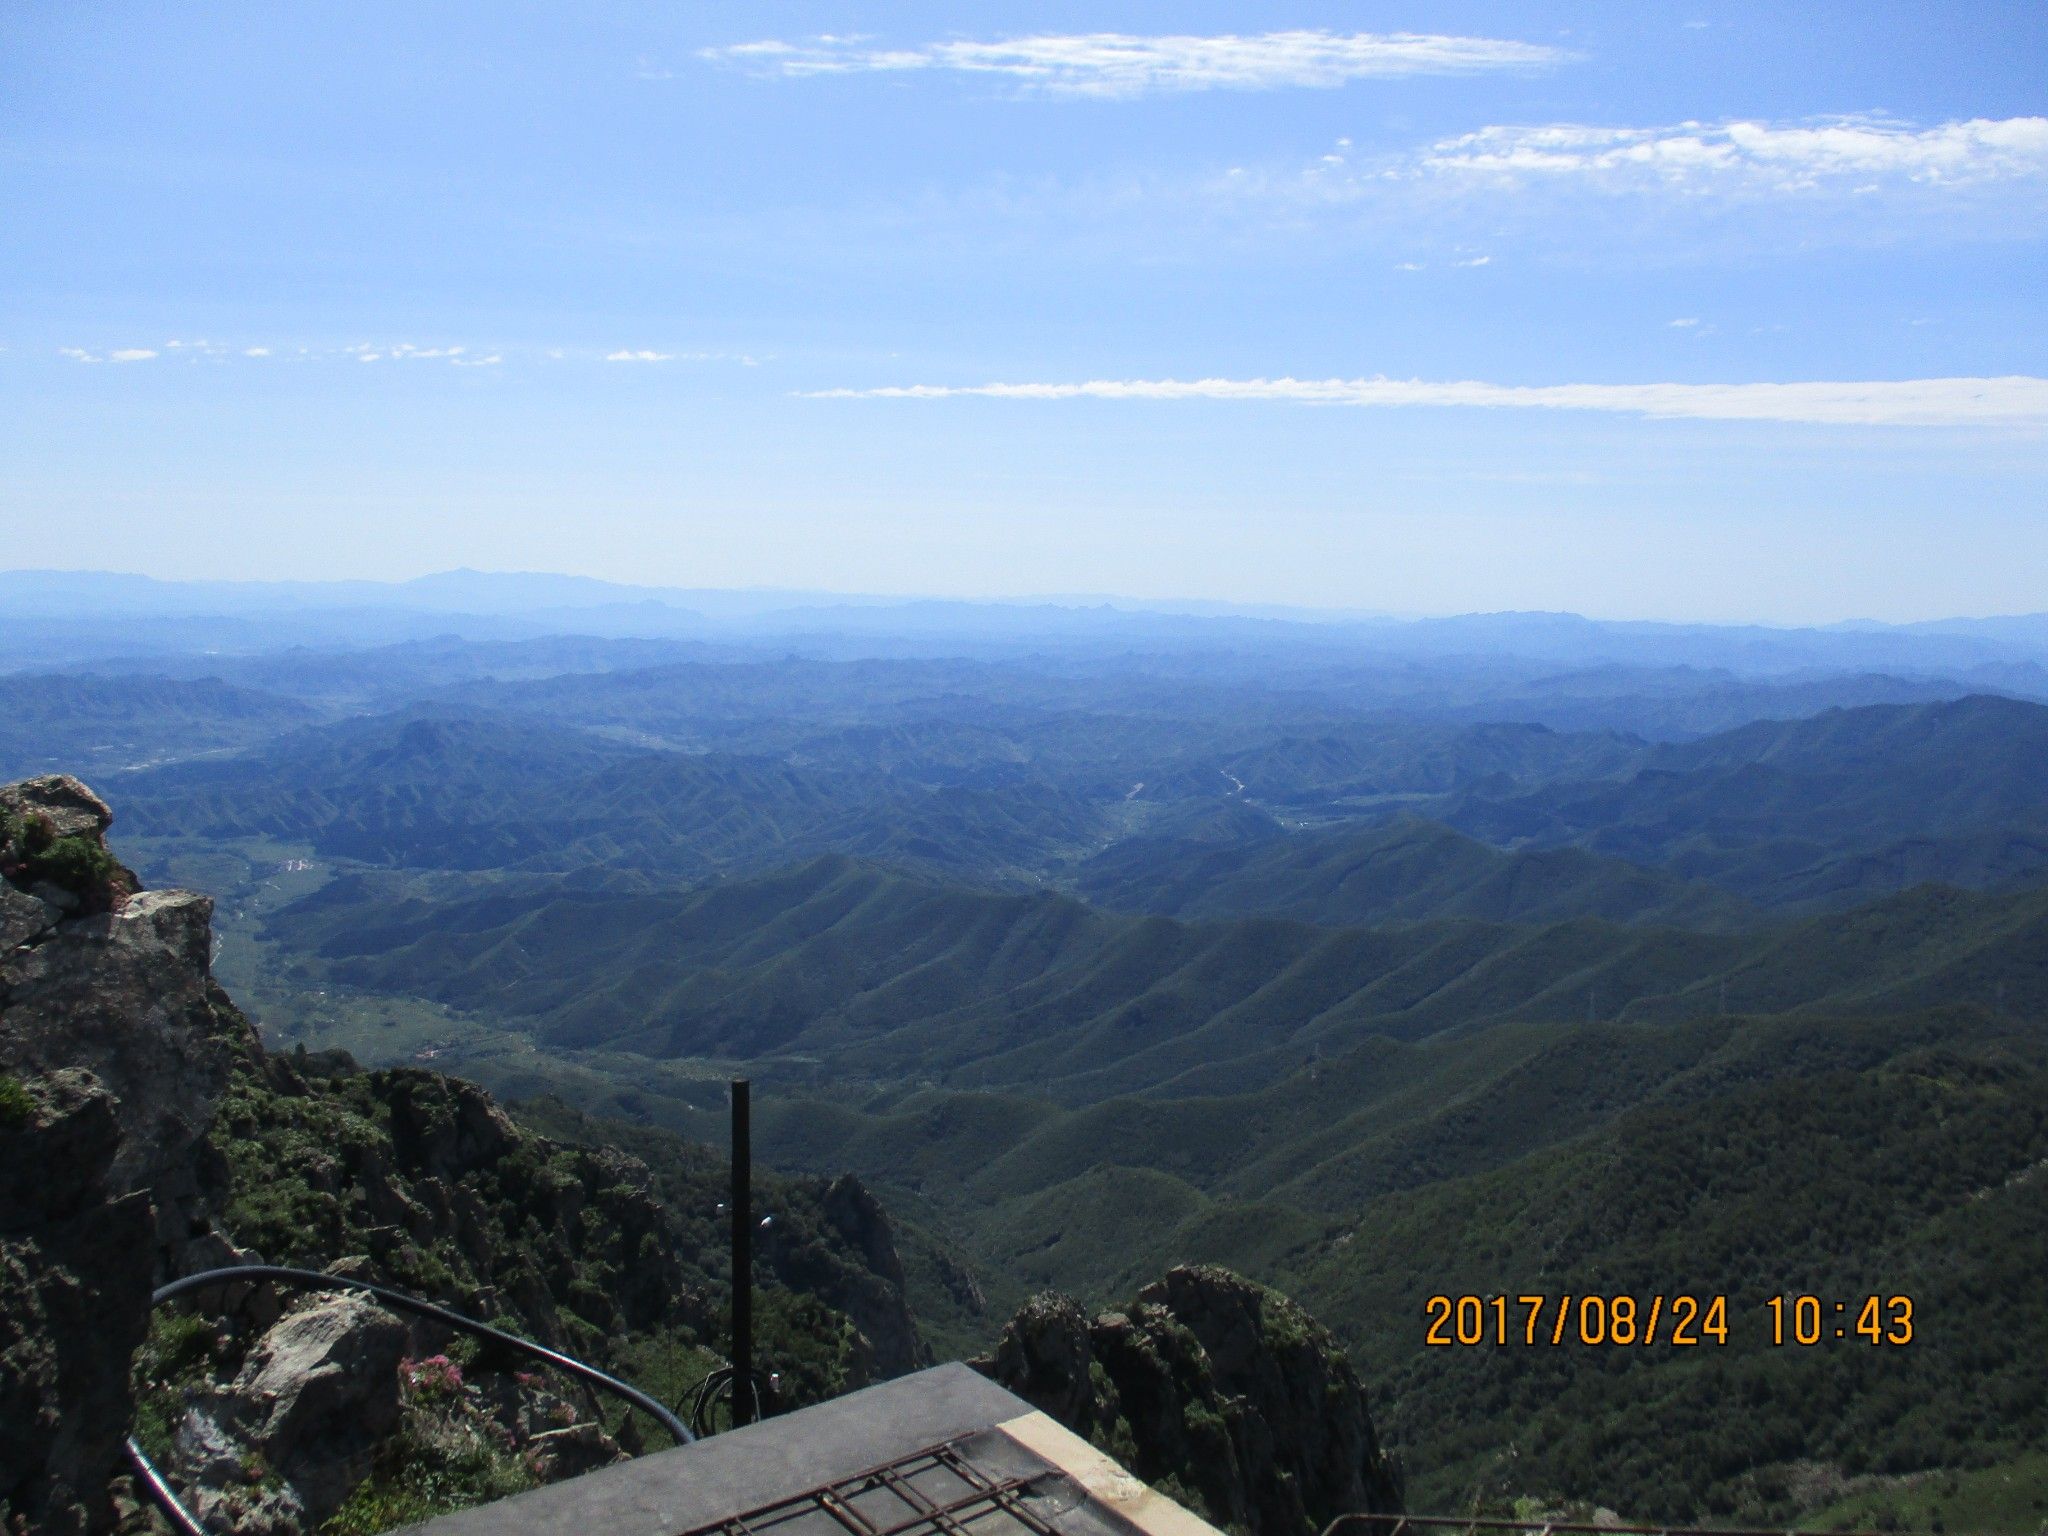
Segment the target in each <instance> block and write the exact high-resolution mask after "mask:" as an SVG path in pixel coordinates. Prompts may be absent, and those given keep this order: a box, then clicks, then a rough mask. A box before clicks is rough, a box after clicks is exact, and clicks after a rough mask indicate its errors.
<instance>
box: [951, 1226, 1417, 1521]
mask: <svg viewBox="0 0 2048 1536" xmlns="http://www.w3.org/2000/svg"><path fill="white" fill-rule="evenodd" d="M970 1363H971V1364H973V1365H974V1366H975V1367H976V1368H977V1369H979V1370H981V1371H983V1372H984V1373H986V1374H987V1375H990V1376H992V1377H994V1378H995V1379H996V1380H997V1381H999V1382H1001V1383H1002V1384H1003V1385H1004V1386H1006V1387H1008V1388H1009V1389H1010V1390H1011V1391H1013V1392H1015V1393H1017V1394H1018V1395H1019V1396H1020V1397H1023V1398H1024V1399H1025V1400H1027V1401H1028V1402H1030V1403H1032V1404H1033V1405H1035V1406H1036V1407H1038V1408H1040V1409H1042V1410H1044V1411H1045V1412H1046V1413H1048V1414H1050V1415H1051V1416H1052V1417H1053V1418H1056V1419H1058V1420H1059V1421H1060V1422H1061V1423H1063V1424H1065V1425H1067V1426H1068V1427H1069V1428H1070V1429H1073V1430H1074V1431H1076V1432H1077V1433H1079V1434H1083V1435H1086V1436H1087V1437H1088V1438H1090V1439H1091V1440H1093V1441H1095V1443H1096V1444H1098V1445H1100V1446H1102V1447H1103V1448H1104V1449H1106V1450H1108V1451H1110V1452H1111V1453H1112V1454H1114V1455H1116V1456H1118V1457H1119V1458H1120V1459H1122V1460H1124V1461H1125V1462H1126V1463H1127V1464H1129V1465H1130V1466H1131V1468H1132V1470H1133V1471H1135V1472H1137V1473H1138V1475H1139V1476H1141V1477H1143V1478H1145V1479H1146V1480H1147V1481H1149V1482H1154V1483H1163V1484H1165V1485H1166V1486H1168V1487H1169V1488H1170V1489H1171V1490H1172V1491H1174V1492H1176V1493H1179V1494H1182V1495H1183V1496H1187V1497H1190V1498H1191V1499H1192V1500H1193V1501H1194V1502H1196V1503H1198V1504H1200V1505H1201V1506H1203V1508H1204V1509H1205V1511H1206V1513H1207V1514H1208V1515H1209V1516H1210V1518H1211V1519H1212V1520H1214V1521H1215V1522H1217V1523H1218V1524H1221V1525H1228V1526H1232V1527H1234V1528H1240V1529H1245V1530H1249V1531H1252V1532H1254V1533H1256V1536H1305V1533H1310V1532H1314V1531H1319V1530H1321V1529H1322V1528H1323V1526H1325V1525H1327V1524H1328V1523H1329V1522H1330V1521H1331V1520H1332V1519H1334V1518H1336V1517H1337V1516H1338V1515H1340V1514H1346V1513H1350V1512H1354V1511H1365V1512H1370V1513H1386V1512H1390V1511H1394V1510H1398V1509H1399V1508H1400V1507H1401V1489H1400V1480H1399V1477H1398V1474H1397V1473H1396V1471H1395V1469H1394V1467H1393V1465H1392V1463H1391V1462H1390V1461H1389V1459H1388V1458H1387V1457H1386V1456H1385V1454H1384V1453H1383V1452H1382V1451H1381V1450H1380V1447H1379V1441H1378V1437H1377V1436H1376V1435H1375V1433H1374V1431H1373V1426H1372V1419H1371V1416H1370V1414H1369V1413H1368V1412H1367V1409H1366V1402H1365V1393H1364V1389H1363V1388H1362V1387H1361V1386H1360V1384H1359V1381H1358V1377H1357V1375H1356V1373H1355V1372H1354V1371H1353V1370H1352V1368H1351V1364H1350V1362H1349V1360H1347V1359H1346V1358H1345V1356H1344V1353H1343V1351H1342V1350H1340V1349H1339V1348H1338V1347H1337V1345H1336V1342H1335V1341H1334V1340H1333V1339H1332V1338H1331V1337H1330V1335H1329V1334H1328V1333H1327V1332H1325V1331H1324V1330H1323V1328H1322V1327H1321V1326H1320V1325H1318V1324H1317V1323H1316V1322H1315V1321H1314V1320H1313V1319H1311V1318H1310V1317H1309V1316H1308V1315H1307V1314H1306V1313H1304V1312H1303V1311H1302V1310H1301V1309H1300V1308H1298V1307H1296V1306H1295V1305H1294V1304H1293V1303H1292V1302H1290V1301H1288V1300H1287V1299H1286V1298H1285V1297H1284V1296H1281V1295H1279V1294H1278V1293H1277V1292H1274V1291H1269V1290H1267V1289H1266V1288H1265V1287H1263V1286H1260V1285H1256V1284H1254V1283H1252V1282H1251V1281H1249V1280H1245V1279H1243V1278H1241V1277H1240V1276H1237V1275H1234V1274H1231V1273H1230V1272H1229V1271H1228V1270H1223V1269H1216V1268H1213V1267H1209V1266H1191V1267H1185V1268H1178V1269H1174V1270H1172V1271H1170V1272H1169V1273H1168V1274H1167V1276H1166V1278H1165V1279H1164V1280H1162V1281H1160V1282H1158V1283H1157V1284H1154V1285H1150V1286H1147V1287H1146V1288H1145V1289H1144V1290H1143V1291H1141V1292H1140V1293H1139V1295H1138V1299H1137V1302H1136V1304H1135V1305H1134V1306H1132V1307H1131V1308H1130V1309H1129V1310H1128V1311H1127V1312H1110V1313H1105V1314H1103V1315H1102V1316H1100V1317H1098V1318H1095V1319H1094V1320H1093V1321H1090V1320H1089V1319H1088V1317H1087V1315H1086V1314H1085V1313H1084V1312H1083V1311H1082V1310H1081V1307H1080V1305H1079V1304H1078V1303H1077V1302H1075V1301H1074V1300H1073V1299H1072V1298H1071V1297H1066V1296H1060V1295H1057V1294H1047V1295H1044V1296H1039V1297H1035V1298H1033V1299H1032V1300H1031V1301H1030V1302H1028V1303H1026V1304H1025V1306H1024V1308H1023V1309H1022V1310H1021V1311H1019V1312H1018V1314H1017V1316H1016V1317H1015V1318H1013V1319H1012V1320H1011V1321H1010V1323H1009V1324H1008V1325H1007V1326H1006V1327H1005V1328H1004V1330H1003V1334H1002V1337H1001V1339H1000V1340H999V1341H998V1342H997V1345H996V1349H995V1352H994V1354H993V1355H992V1356H991V1357H989V1358H987V1359H984V1360H976V1361H972V1362H970Z"/></svg>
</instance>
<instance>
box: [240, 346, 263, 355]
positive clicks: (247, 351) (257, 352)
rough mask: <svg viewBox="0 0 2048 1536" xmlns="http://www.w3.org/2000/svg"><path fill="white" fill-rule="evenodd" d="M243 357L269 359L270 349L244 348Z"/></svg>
mask: <svg viewBox="0 0 2048 1536" xmlns="http://www.w3.org/2000/svg"><path fill="white" fill-rule="evenodd" d="M242 356H244V357H268V356H270V348H268V347H244V348H242Z"/></svg>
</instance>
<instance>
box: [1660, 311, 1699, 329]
mask: <svg viewBox="0 0 2048 1536" xmlns="http://www.w3.org/2000/svg"><path fill="white" fill-rule="evenodd" d="M1666 323H1667V324H1669V325H1670V327H1671V329H1672V330H1674V331H1689V330H1691V329H1692V328H1693V327H1694V326H1696V325H1698V324H1699V323H1700V321H1699V316H1697V315H1687V316H1685V317H1684V318H1683V319H1679V320H1672V321H1668V322H1666Z"/></svg>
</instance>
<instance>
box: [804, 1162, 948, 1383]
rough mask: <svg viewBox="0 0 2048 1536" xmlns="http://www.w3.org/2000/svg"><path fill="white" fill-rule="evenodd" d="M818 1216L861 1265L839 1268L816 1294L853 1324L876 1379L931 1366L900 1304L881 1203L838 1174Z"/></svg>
mask: <svg viewBox="0 0 2048 1536" xmlns="http://www.w3.org/2000/svg"><path fill="white" fill-rule="evenodd" d="M819 1214H820V1215H822V1216H823V1217H824V1219H825V1220H826V1222H827V1223H828V1224H829V1225H830V1227H831V1229H832V1231H833V1232H835V1233H836V1234H838V1236H839V1238H840V1240H841V1242H842V1244H843V1245H844V1247H846V1248H849V1249H851V1250H852V1251H853V1253H854V1254H856V1255H857V1256H858V1257H859V1258H860V1260H861V1265H860V1266H859V1267H855V1266H851V1265H847V1266H842V1267H841V1270H840V1273H839V1275H838V1276H837V1277H836V1279H835V1281H834V1282H832V1283H829V1284H828V1285H827V1287H826V1288H825V1289H824V1290H822V1291H821V1292H820V1293H819V1294H820V1296H821V1299H823V1300H824V1301H826V1302H827V1303H829V1304H830V1305H832V1306H835V1307H837V1308H838V1309H839V1310H840V1311H842V1312H844V1313H845V1314H846V1315H847V1316H848V1317H850V1318H852V1319H853V1322H854V1326H855V1327H857V1328H859V1329H860V1332H861V1335H862V1337H864V1338H865V1339H867V1341H868V1343H869V1344H870V1346H871V1347H872V1349H873V1352H874V1362H875V1365H874V1372H875V1375H876V1377H878V1378H879V1377H884V1376H901V1375H903V1374H904V1373H905V1372H906V1371H914V1370H916V1369H918V1368H919V1367H920V1366H925V1365H929V1364H931V1355H930V1351H929V1350H927V1349H926V1348H925V1344H924V1341H923V1340H922V1339H921V1338H919V1337H918V1332H917V1322H916V1320H915V1319H914V1318H912V1317H911V1315H910V1306H909V1304H908V1303H907V1302H905V1301H904V1299H903V1293H904V1290H905V1286H904V1282H903V1260H902V1257H901V1256H900V1255H899V1254H898V1253H897V1252H896V1235H895V1232H894V1230H893V1228H892V1227H891V1226H890V1223H889V1215H888V1212H886V1211H884V1210H883V1209H882V1202H881V1201H879V1200H877V1199H876V1198H875V1197H874V1194H873V1192H872V1191H870V1190H869V1189H868V1187H867V1186H866V1185H865V1184H863V1183H861V1181H860V1180H859V1179H857V1178H855V1177H854V1176H853V1175H852V1174H850V1173H848V1174H841V1175H840V1176H839V1177H838V1178H836V1179H834V1180H833V1181H832V1182H831V1183H830V1184H828V1185H826V1186H825V1192H824V1195H823V1197H822V1198H821V1199H820V1201H819Z"/></svg>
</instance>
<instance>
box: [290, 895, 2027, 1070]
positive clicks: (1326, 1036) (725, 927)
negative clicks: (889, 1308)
mask: <svg viewBox="0 0 2048 1536" xmlns="http://www.w3.org/2000/svg"><path fill="white" fill-rule="evenodd" d="M268 931H269V932H270V933H271V934H272V936H273V937H274V938H275V939H276V940H277V941H278V942H280V943H281V944H283V945H284V946H286V947H287V948H288V949H289V950H290V951H291V952H293V953H295V954H297V955H299V956H302V957H305V963H306V964H307V966H308V972H307V973H308V975H318V976H325V977H329V978H331V979H332V980H335V981H339V982H342V983H344V984H347V985H350V986H354V987H359V988H366V989H369V990H373V991H379V992H394V993H408V994H412V995H416V996H422V997H427V998H431V999H433V1000H435V1001H437V1002H440V1003H443V1004H446V1005H449V1006H452V1007H455V1008H458V1009H463V1010H471V1011H481V1012H486V1013H488V1014H490V1015H491V1016H492V1017H494V1018H496V1019H498V1020H500V1021H501V1022H503V1023H505V1024H508V1025H513V1026H516V1027H518V1028H521V1029H523V1030H527V1031H530V1032H531V1033H533V1034H534V1035H535V1036H536V1037H537V1038H538V1039H540V1040H541V1041H542V1042H544V1043H545V1044H547V1045H548V1046H550V1047H551V1048H554V1049H560V1050H583V1049H595V1048H602V1049H607V1050H623V1051H629V1052H633V1053H637V1054H639V1055H643V1056H652V1057H669V1056H674V1057H682V1056H722V1057H735V1058H750V1059H760V1060H767V1061H774V1060H777V1059H780V1060H783V1061H784V1062H786V1063H787V1071H788V1075H790V1076H791V1077H792V1078H795V1079H802V1078H805V1077H810V1076H815V1077H836V1076H844V1075H845V1074H849V1073H850V1074H853V1075H855V1076H857V1077H860V1078H862V1079H867V1080H875V1079H883V1080H919V1079H937V1080H943V1081H944V1082H946V1083H948V1084H949V1085H952V1086H957V1087H969V1086H975V1087H1014V1088H1023V1089H1026V1090H1028V1091H1031V1092H1041V1091H1048V1092H1057V1093H1058V1094H1059V1095H1061V1096H1066V1097H1072V1096H1078V1097H1080V1098H1084V1099H1099V1098H1104V1097H1109V1096H1112V1095H1116V1094H1128V1093H1140V1092H1142V1093H1172V1094H1186V1093H1191V1092H1201V1091H1205V1088H1204V1085H1205V1084H1213V1083H1215V1082H1217V1081H1219V1074H1222V1075H1226V1076H1228V1077H1229V1078H1230V1079H1231V1080H1233V1081H1234V1083H1235V1085H1236V1086H1237V1087H1239V1088H1244V1087H1249V1086H1255V1085H1257V1084H1260V1083H1267V1082H1272V1081H1275V1080H1277V1079H1279V1078H1280V1077H1282V1076H1284V1075H1286V1074H1287V1073H1288V1072H1290V1071H1292V1070H1293V1069H1294V1068H1295V1067H1297V1066H1299V1065H1301V1064H1302V1063H1303V1062H1304V1061H1307V1060H1310V1059H1312V1058H1313V1057H1315V1056H1317V1055H1318V1054H1331V1053H1337V1052H1342V1051H1344V1050H1347V1049H1349V1048H1351V1047H1352V1046H1354V1045H1356V1044H1358V1043H1359V1041H1360V1040H1361V1039H1363V1038H1364V1037H1366V1036H1369V1035H1391V1036H1394V1037H1396V1038H1400V1039H1409V1040H1415V1039H1423V1038H1426V1037H1428V1036H1431V1035H1434V1034H1439V1033H1443V1032H1447V1031H1472V1030H1475V1029H1479V1028H1482V1027H1484V1026H1486V1025H1490V1024H1504V1023H1513V1022H1571V1021H1579V1020H1587V1019H1592V1020H1601V1019H1621V1020H1630V1019H1639V1018H1641V1019H1663V1018H1672V1019H1677V1018H1687V1017H1696V1016H1700V1015H1712V1014H1717V1013H1720V1012H1722V1011H1724V1010H1726V1011H1734V1012H1750V1013H1761V1012H1770V1013H1775V1012H1784V1011H1788V1010H1802V1011H1833V1012H1872V1011H1875V1012H1886V1011H1897V1010H1902V1009H1913V1008H1924V1007H1929V1006H1934V1005H1936V1004H1940V1003H1946V1002H1957V1001H1967V1002H1975V1003H1980V1004H1982V1005H1984V1006H1987V1007H1991V1008H1994V1009H2010V1010H2014V1011H2017V1012H2019V1013H2022V1014H2028V1015H2032V1014H2036V1013H2039V1012H2048V969H2044V966H2043V963H2042V960H2041V956H2042V955H2043V953H2044V945H2043V942H2042V941H2043V935H2044V933H2048V892H2039V891H2036V892H2022V893H2018V894H2010V895H1996V894H1981V893H1960V892H1952V891H1945V890H1942V889H1940V888H1936V887H1930V888H1927V889H1924V890H1919V891H1913V892H1908V893H1906V894H1905V895H1902V896H1898V897H1894V898H1891V899H1889V900H1888V901H1887V902H1884V903H1880V904H1878V905H1875V906H1872V907H1869V908H1864V909H1858V910H1856V911H1852V912H1848V913H1842V914H1831V915H1828V916H1824V917H1819V918H1812V919H1807V920H1805V921H1804V922H1802V923H1800V924H1797V925H1794V926H1791V927H1786V928H1767V929H1762V930H1755V931H1750V932H1744V933H1727V934H1709V933H1699V932H1694V931H1689V930H1681V929H1672V928H1646V927H1632V926H1624V925H1616V924H1610V923H1604V922H1599V921H1595V920H1592V919H1574V920H1572V921H1568V922H1559V923H1551V924H1532V925H1521V924H1504V923H1479V922H1465V921H1439V922H1431V923H1420V924H1414V925H1410V926H1406V927H1401V928H1383V929H1371V928H1347V929H1326V928H1318V927H1313V926H1310V925H1305V924H1298V923H1286V922H1280V921H1276V920H1271V919H1239V920H1235V921H1230V922H1208V923H1195V922H1183V921H1177V920H1172V919H1167V918H1159V917H1139V916H1123V915H1116V914H1109V913H1104V912H1100V911H1097V910H1095V909H1092V908H1089V907H1086V906H1083V905H1081V904H1080V903H1077V902H1074V901H1071V900H1068V899H1065V898H1062V897H1059V896H1054V895H1051V894H1047V893H1039V894H1036V895H1010V894H1002V893H994V892H984V891H975V890H967V889H962V888H960V887H956V886H946V885H940V884H934V883H929V882H926V881H922V880H917V879H912V878H908V877H905V876H902V875H896V874H890V873H887V872H885V871H881V870H877V869H874V868H871V867H868V866H865V865H861V864H858V863H855V862H852V861H849V860H845V859H838V858H831V859H823V860H819V861H816V862H814V863H811V864H809V865H805V866H803V867H802V868H799V869H794V870H788V871H783V872H780V873H778V874H775V875H773V876H767V877H763V878H760V879H755V880H746V881H738V880H735V881H728V882H723V883H720V884H717V885H714V886H711V887H707V888H704V889H701V890H696V891H689V892H681V893H674V892H662V891H648V892H614V891H576V892H563V891H561V890H559V889H558V888H553V887H545V886H543V887H536V888H529V887H526V886H523V885H517V884H514V885H504V884H495V883H485V884H483V885H481V886H479V887H474V888H468V889H465V888H463V887H460V886H458V887H456V888H455V889H454V890H453V891H452V892H441V893H438V894H437V895H436V897H435V898H433V899H428V898H427V897H425V896H422V895H420V894H418V893H417V892H416V891H412V890H409V889H408V888H407V887H406V886H404V885H403V884H402V883H399V882H397V881H396V880H395V879H393V878H380V877H377V876H369V875H365V876H356V877H350V878H347V879H343V880H339V881H336V882H335V883H333V884H332V885H330V886H328V887H327V888H326V889H324V890H323V891H321V892H319V893H318V894H316V895H314V896H311V897H308V898H307V899H305V900H303V901H300V902H298V903H297V904H295V905H293V906H291V907H288V908H286V909H285V910H283V911H282V912H280V913H278V914H277V915H276V916H275V917H274V918H273V919H272V920H271V923H270V925H269V930H268Z"/></svg>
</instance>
